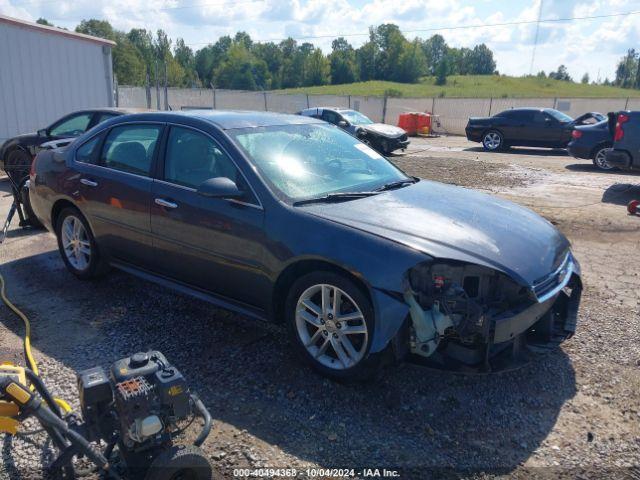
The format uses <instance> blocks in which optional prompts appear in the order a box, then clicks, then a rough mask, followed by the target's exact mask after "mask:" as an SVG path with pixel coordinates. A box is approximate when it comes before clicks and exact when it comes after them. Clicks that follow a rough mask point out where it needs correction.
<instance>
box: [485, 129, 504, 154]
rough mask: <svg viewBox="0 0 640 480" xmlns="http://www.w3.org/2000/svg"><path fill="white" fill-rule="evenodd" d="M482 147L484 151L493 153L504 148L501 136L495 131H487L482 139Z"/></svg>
mask: <svg viewBox="0 0 640 480" xmlns="http://www.w3.org/2000/svg"><path fill="white" fill-rule="evenodd" d="M482 146H483V147H484V149H485V150H488V151H490V152H495V151H496V150H501V149H502V148H503V147H504V139H503V137H502V134H501V133H500V132H498V131H497V130H489V131H488V132H487V133H485V134H484V136H483V137H482Z"/></svg>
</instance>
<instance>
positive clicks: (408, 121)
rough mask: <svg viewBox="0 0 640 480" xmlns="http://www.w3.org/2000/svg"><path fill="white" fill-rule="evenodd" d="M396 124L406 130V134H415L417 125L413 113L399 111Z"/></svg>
mask: <svg viewBox="0 0 640 480" xmlns="http://www.w3.org/2000/svg"><path fill="white" fill-rule="evenodd" d="M398 126H399V127H400V128H402V129H403V130H404V131H406V132H407V135H413V136H415V135H417V133H418V125H417V123H416V114H415V113H401V114H400V116H399V117H398Z"/></svg>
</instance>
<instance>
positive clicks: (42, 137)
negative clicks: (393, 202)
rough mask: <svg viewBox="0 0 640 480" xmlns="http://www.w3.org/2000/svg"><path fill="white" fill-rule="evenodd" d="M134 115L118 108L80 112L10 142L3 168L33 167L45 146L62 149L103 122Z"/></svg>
mask: <svg viewBox="0 0 640 480" xmlns="http://www.w3.org/2000/svg"><path fill="white" fill-rule="evenodd" d="M132 112H133V110H129V109H119V108H96V109H92V110H80V111H77V112H73V113H70V114H69V115H65V116H64V117H62V118H60V119H58V120H56V121H55V122H53V123H52V124H51V125H49V126H48V127H46V128H42V129H40V130H38V131H37V132H35V133H27V134H24V135H18V136H17V137H13V138H10V139H8V140H6V141H5V142H4V143H3V144H2V146H0V168H2V169H5V168H7V167H8V168H11V167H12V166H13V165H24V164H30V163H31V160H32V159H33V157H35V155H36V153H38V150H39V147H41V146H42V145H43V144H49V145H47V146H48V147H62V146H64V145H67V144H69V143H71V142H72V141H73V139H74V138H75V137H77V136H78V135H81V134H83V133H84V132H86V131H87V130H89V129H91V128H92V127H94V126H96V125H98V124H99V123H100V122H103V121H105V120H108V119H110V118H113V117H115V116H118V115H124V114H125V113H132Z"/></svg>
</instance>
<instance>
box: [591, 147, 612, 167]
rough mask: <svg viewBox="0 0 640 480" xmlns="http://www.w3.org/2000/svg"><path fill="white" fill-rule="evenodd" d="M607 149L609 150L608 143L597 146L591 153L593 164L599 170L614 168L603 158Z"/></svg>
mask: <svg viewBox="0 0 640 480" xmlns="http://www.w3.org/2000/svg"><path fill="white" fill-rule="evenodd" d="M608 150H611V146H610V145H606V146H602V147H598V148H597V149H596V150H595V152H594V153H593V159H592V161H593V164H594V165H595V166H596V168H598V169H599V170H604V171H610V170H615V167H612V166H611V165H609V164H608V163H607V161H606V159H605V155H606V153H607V151H608Z"/></svg>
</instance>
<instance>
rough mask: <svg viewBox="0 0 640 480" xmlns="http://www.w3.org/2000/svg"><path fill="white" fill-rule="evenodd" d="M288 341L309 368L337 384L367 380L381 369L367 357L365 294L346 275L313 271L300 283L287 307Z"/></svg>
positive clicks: (370, 321) (369, 318) (370, 316)
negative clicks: (308, 364) (289, 338)
mask: <svg viewBox="0 0 640 480" xmlns="http://www.w3.org/2000/svg"><path fill="white" fill-rule="evenodd" d="M286 316H287V323H288V327H289V330H290V334H291V337H292V342H293V343H294V345H295V346H296V348H297V350H298V351H299V352H300V354H301V355H302V357H303V358H304V359H305V360H306V361H307V362H309V363H310V364H311V366H312V367H313V368H314V369H315V370H317V371H319V372H320V373H322V374H323V375H326V376H328V377H330V378H333V379H337V380H351V381H362V380H368V379H370V378H372V377H374V376H375V375H377V374H378V372H379V371H380V369H381V364H382V362H381V354H380V353H377V354H371V353H370V352H369V350H370V348H371V341H372V338H373V328H374V312H373V307H372V305H371V302H370V300H369V299H368V297H367V295H366V294H365V293H364V292H363V291H362V289H361V288H359V287H358V286H357V285H356V284H355V283H354V282H353V281H351V280H350V279H349V278H347V277H346V276H343V275H340V274H337V273H333V272H314V273H310V274H307V275H305V276H303V277H301V278H300V279H298V280H297V281H296V282H295V283H294V284H293V286H292V288H291V290H290V291H289V295H288V297H287V303H286Z"/></svg>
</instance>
